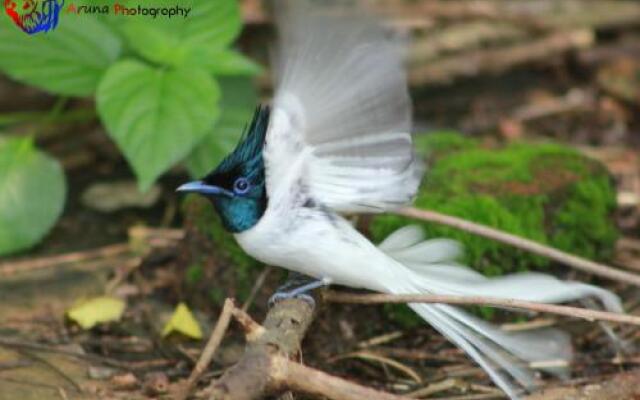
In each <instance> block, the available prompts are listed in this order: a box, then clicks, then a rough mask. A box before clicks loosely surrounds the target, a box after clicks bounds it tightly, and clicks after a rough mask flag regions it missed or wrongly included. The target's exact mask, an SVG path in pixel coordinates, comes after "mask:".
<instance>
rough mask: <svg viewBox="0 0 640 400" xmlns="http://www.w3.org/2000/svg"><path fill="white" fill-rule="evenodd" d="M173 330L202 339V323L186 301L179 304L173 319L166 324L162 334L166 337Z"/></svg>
mask: <svg viewBox="0 0 640 400" xmlns="http://www.w3.org/2000/svg"><path fill="white" fill-rule="evenodd" d="M173 332H178V333H181V334H183V335H185V336H188V337H190V338H193V339H202V330H201V329H200V325H199V324H198V321H196V319H195V318H194V317H193V314H191V311H190V310H189V307H187V305H186V304H184V303H180V304H178V307H176V310H175V311H174V312H173V315H172V316H171V319H170V320H169V322H167V324H166V325H165V326H164V329H163V330H162V336H163V337H165V336H167V335H169V334H171V333H173Z"/></svg>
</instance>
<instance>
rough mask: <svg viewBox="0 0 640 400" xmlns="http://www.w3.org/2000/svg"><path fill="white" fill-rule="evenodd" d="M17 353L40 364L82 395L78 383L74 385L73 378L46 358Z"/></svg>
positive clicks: (30, 353) (21, 350)
mask: <svg viewBox="0 0 640 400" xmlns="http://www.w3.org/2000/svg"><path fill="white" fill-rule="evenodd" d="M18 351H19V352H20V353H21V354H23V355H24V356H26V357H29V358H31V359H32V360H33V361H36V362H39V363H41V364H42V365H44V366H45V367H46V368H47V369H49V370H51V371H53V373H55V374H56V375H58V376H59V377H61V378H62V379H64V380H65V381H67V382H68V383H69V384H70V385H71V387H73V388H74V389H75V390H76V392H78V393H82V392H83V391H82V388H81V387H80V385H78V383H76V381H75V380H73V378H72V377H71V376H69V375H68V374H67V373H66V372H64V371H63V370H62V369H60V368H58V367H57V366H56V365H54V364H53V363H52V362H50V361H49V360H47V359H46V358H44V357H40V356H39V355H36V354H34V353H32V352H31V351H29V350H25V349H19V350H18Z"/></svg>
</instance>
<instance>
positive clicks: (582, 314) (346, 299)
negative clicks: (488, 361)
mask: <svg viewBox="0 0 640 400" xmlns="http://www.w3.org/2000/svg"><path fill="white" fill-rule="evenodd" d="M323 298H324V300H325V301H328V302H333V303H351V304H380V303H403V304H404V303H443V304H458V305H481V306H491V307H500V308H518V309H521V310H527V311H535V312H544V313H550V314H557V315H564V316H567V317H573V318H582V319H586V320H587V321H607V322H615V323H620V324H630V325H640V317H637V316H634V315H628V314H617V313H612V312H607V311H598V310H589V309H586V308H580V307H569V306H560V305H556V304H546V303H538V302H534V301H523V300H513V299H502V298H497V297H483V296H451V295H433V294H378V293H373V294H355V293H342V292H336V291H326V292H325V293H324V294H323Z"/></svg>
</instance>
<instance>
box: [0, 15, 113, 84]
mask: <svg viewBox="0 0 640 400" xmlns="http://www.w3.org/2000/svg"><path fill="white" fill-rule="evenodd" d="M63 17H64V16H63ZM69 17H72V18H73V21H69V20H67V21H62V22H61V23H60V25H59V26H58V28H56V29H55V30H54V31H51V32H47V33H46V34H39V35H33V36H30V35H27V34H25V33H24V32H22V31H21V30H20V29H19V28H18V27H17V26H15V25H13V24H11V23H8V21H3V23H2V24H0V70H2V71H3V72H5V73H6V74H7V75H9V76H10V77H12V78H13V79H16V80H18V81H21V82H24V83H27V84H30V85H34V86H37V87H39V88H41V89H44V90H46V91H49V92H52V93H58V94H62V95H71V96H89V95H91V94H93V93H94V91H95V89H96V86H97V85H98V81H99V80H100V78H101V76H102V74H103V73H104V72H105V71H106V69H107V67H108V66H109V65H110V64H111V63H113V62H114V61H115V60H116V59H117V58H118V56H119V55H120V48H121V46H120V39H119V38H118V36H117V35H116V34H115V33H114V32H112V31H111V30H110V29H109V28H108V27H107V26H105V25H104V24H103V23H101V22H99V21H97V20H96V19H95V18H91V17H90V16H82V18H80V17H75V16H69ZM69 19H71V18H69Z"/></svg>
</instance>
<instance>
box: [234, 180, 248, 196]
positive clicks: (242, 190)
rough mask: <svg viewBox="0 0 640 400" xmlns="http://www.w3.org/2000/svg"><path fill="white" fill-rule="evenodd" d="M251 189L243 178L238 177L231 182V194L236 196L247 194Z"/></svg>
mask: <svg viewBox="0 0 640 400" xmlns="http://www.w3.org/2000/svg"><path fill="white" fill-rule="evenodd" d="M250 189H251V183H250V182H249V180H248V179H247V178H245V177H242V176H241V177H240V178H238V179H236V180H235V181H234V182H233V192H234V193H235V194H238V195H242V194H247V193H248V192H249V190H250Z"/></svg>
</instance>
